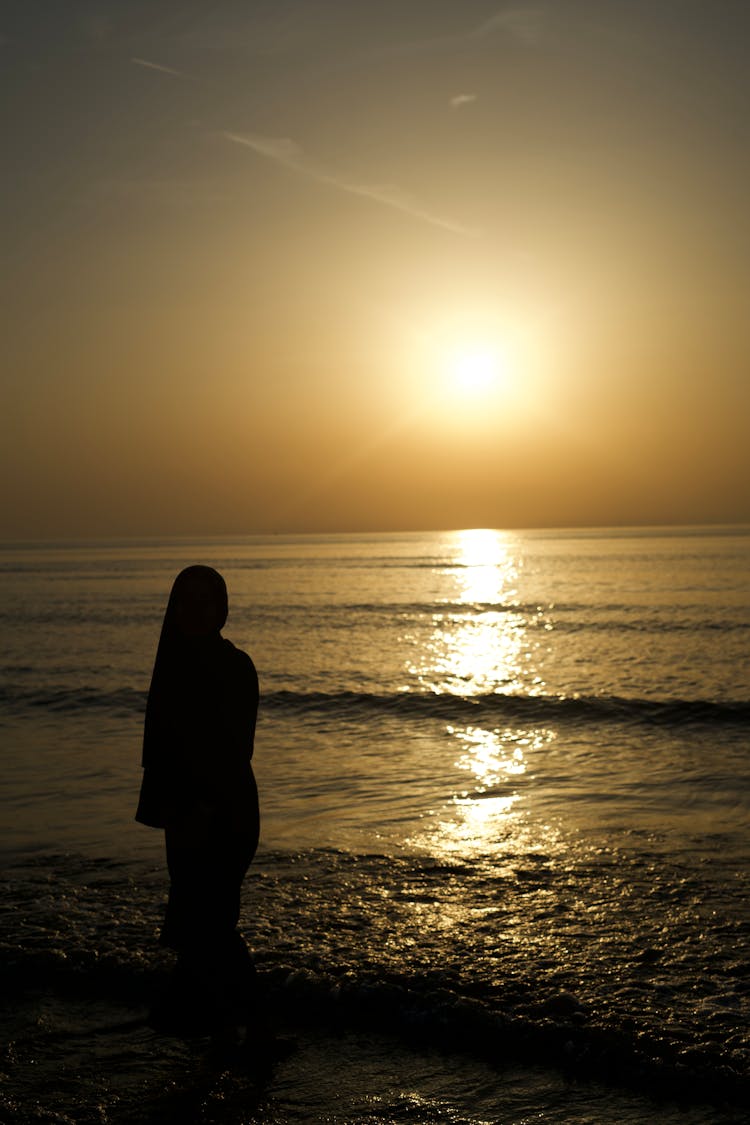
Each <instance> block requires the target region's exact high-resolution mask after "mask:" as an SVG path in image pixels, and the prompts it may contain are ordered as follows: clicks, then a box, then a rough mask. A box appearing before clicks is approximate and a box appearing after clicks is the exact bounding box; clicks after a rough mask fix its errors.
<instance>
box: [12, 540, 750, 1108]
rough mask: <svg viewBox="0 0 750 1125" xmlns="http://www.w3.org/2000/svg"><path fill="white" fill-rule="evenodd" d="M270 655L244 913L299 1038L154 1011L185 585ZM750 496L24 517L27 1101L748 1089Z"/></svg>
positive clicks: (516, 1099) (22, 956) (18, 1001)
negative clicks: (618, 511) (413, 515)
mask: <svg viewBox="0 0 750 1125" xmlns="http://www.w3.org/2000/svg"><path fill="white" fill-rule="evenodd" d="M192 562H202V563H208V564H209V565H212V566H215V567H216V568H217V569H218V570H219V571H220V572H221V573H222V574H223V575H224V577H225V578H226V581H227V585H228V588H229V596H230V615H229V621H228V623H227V626H226V629H225V635H226V636H228V637H229V638H230V639H231V640H233V641H234V643H235V644H237V645H238V646H239V647H241V648H244V649H246V650H247V651H248V652H250V653H251V655H252V656H253V659H254V661H255V663H256V666H257V668H258V672H259V676H260V683H261V711H260V719H259V725H258V732H257V738H256V753H255V759H254V767H255V772H256V776H257V779H258V785H259V790H260V796H261V817H262V833H261V847H260V850H259V852H258V855H257V857H256V859H255V861H254V862H253V864H252V866H251V869H250V872H249V873H248V876H247V878H246V882H245V889H244V894H243V908H242V917H241V928H242V930H243V932H244V934H245V936H246V938H247V941H248V944H249V946H250V948H251V950H252V952H253V956H254V959H255V963H256V967H257V971H258V978H259V982H260V1000H261V1002H262V1003H263V1005H264V1006H265V1008H266V1010H267V1011H268V1012H269V1013H270V1014H271V1017H272V1023H273V1026H274V1031H275V1034H276V1037H277V1041H278V1044H279V1046H278V1050H277V1051H276V1054H274V1052H273V1051H270V1052H269V1053H268V1057H266V1056H265V1055H264V1054H263V1052H255V1054H254V1053H253V1051H252V1050H248V1049H247V1048H243V1047H242V1045H241V1044H229V1043H217V1042H213V1041H211V1039H210V1038H208V1037H200V1036H198V1037H193V1038H182V1037H179V1036H168V1035H164V1034H160V1033H159V1032H157V1031H156V1030H155V1029H154V1028H152V1027H151V1026H150V1025H149V1022H148V1013H149V1008H150V1005H151V1003H152V1002H153V999H154V996H155V995H158V993H159V990H160V989H162V988H163V987H164V986H165V982H166V980H167V979H168V975H169V972H170V966H171V962H170V960H169V954H168V953H166V952H165V951H164V950H162V949H161V948H160V947H159V946H158V943H157V936H158V931H159V927H160V922H161V917H162V912H163V904H164V900H165V894H166V886H167V881H166V871H165V866H164V858H163V840H162V838H161V833H159V832H158V831H155V830H152V829H147V828H144V827H143V826H141V825H137V824H135V822H134V821H133V813H134V810H135V802H136V799H137V793H138V786H139V782H140V738H141V730H142V722H143V712H144V707H145V698H146V692H147V689H148V682H149V677H150V672H151V667H152V664H153V658H154V652H155V647H156V641H157V639H158V633H159V627H160V623H161V617H162V615H163V612H164V606H165V604H166V597H167V594H168V592H169V588H170V585H171V582H172V580H173V578H174V576H175V574H176V573H177V572H178V571H179V570H180V569H181V568H182V567H183V566H185V565H188V564H189V563H192ZM749 563H750V534H749V533H748V530H747V529H744V528H715V529H705V528H704V529H696V528H658V529H625V530H622V529H620V530H612V529H610V530H599V531H590V532H585V531H583V532H582V531H575V532H566V531H557V532H554V531H548V532H494V531H489V530H488V531H472V532H440V533H413V534H400V535H395V534H394V535H380V536H379V535H366V536H365V535H363V536H357V535H341V536H296V537H295V536H267V537H261V536H257V537H247V538H244V539H233V540H227V541H222V540H218V539H214V540H193V541H188V540H164V541H158V542H157V541H141V542H135V541H127V542H126V541H122V542H105V541H100V542H87V543H83V542H77V543H47V544H31V543H29V544H21V543H16V544H6V545H4V546H3V548H2V551H0V567H1V568H2V571H3V578H4V583H5V589H6V599H5V605H4V610H3V614H2V616H3V617H4V622H3V628H4V637H5V638H6V645H5V649H4V653H3V665H4V666H3V681H2V682H3V687H2V700H3V717H2V726H3V741H4V744H5V746H6V747H7V748H8V751H7V753H6V756H5V762H4V766H3V777H2V781H3V792H4V798H3V800H4V810H5V816H4V833H3V839H2V855H3V866H4V878H3V887H2V909H3V915H4V928H3V931H4V936H3V945H2V951H1V952H2V972H3V977H4V982H5V985H6V990H7V991H8V992H9V995H10V996H11V998H12V1004H10V1005H9V1006H8V1009H7V1011H6V1014H5V1015H4V1017H3V1022H4V1028H3V1033H4V1039H5V1040H6V1042H7V1047H6V1053H5V1058H4V1063H3V1068H2V1070H3V1074H4V1082H3V1089H2V1094H0V1098H1V1099H2V1100H1V1101H0V1116H2V1115H4V1116H2V1119H3V1120H6V1119H7V1120H8V1121H11V1120H13V1121H18V1122H26V1121H29V1122H30V1121H49V1122H58V1121H59V1122H63V1121H76V1122H79V1121H81V1122H88V1121H91V1122H110V1121H111V1122H119V1121H122V1122H128V1121H133V1122H146V1121H169V1120H175V1121H177V1120H182V1121H191V1120H192V1121H196V1122H198V1121H205V1122H209V1121H216V1122H255V1121H258V1122H286V1121H326V1122H328V1121H330V1122H369V1121H372V1122H385V1121H388V1122H401V1121H409V1122H432V1121H451V1122H466V1123H467V1125H469V1123H471V1125H474V1123H480V1122H490V1121H491V1122H495V1121H498V1122H499V1121H502V1122H512V1123H518V1125H521V1122H527V1121H532V1120H533V1121H554V1122H571V1123H573V1122H580V1123H583V1122H588V1121H596V1122H602V1123H605V1125H606V1123H607V1122H615V1121H617V1122H626V1123H627V1122H637V1121H643V1120H647V1119H652V1120H653V1119H655V1120H659V1121H664V1122H670V1121H672V1120H674V1121H678V1120H679V1121H681V1122H688V1123H689V1125H693V1123H695V1125H708V1123H713V1122H720V1123H730V1122H740V1121H741V1120H743V1119H744V1118H743V1116H742V1107H743V1099H745V1098H746V1097H747V1094H748V1090H749V1089H750V1083H749V1081H748V1079H749V1069H750V1050H749V1048H750V1028H749V1027H748V1009H749V1007H750V987H749V986H748V983H747V980H748V966H749V965H750V912H749V911H748V907H747V867H748V844H747V839H748V836H747V828H748V819H749V818H748V795H749V793H750V755H749V753H748V751H749V750H750V643H749V641H750V610H749V608H748V607H749V606H750V591H749V589H748V583H749V581H750V579H749V578H748V575H749V574H750V566H749V565H748V564H749Z"/></svg>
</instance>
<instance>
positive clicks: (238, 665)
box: [222, 637, 258, 682]
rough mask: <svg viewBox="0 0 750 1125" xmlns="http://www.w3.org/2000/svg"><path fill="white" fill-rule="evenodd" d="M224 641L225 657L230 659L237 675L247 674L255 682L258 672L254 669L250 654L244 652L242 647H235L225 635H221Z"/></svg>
mask: <svg viewBox="0 0 750 1125" xmlns="http://www.w3.org/2000/svg"><path fill="white" fill-rule="evenodd" d="M222 640H223V641H224V652H225V659H227V660H229V661H231V663H232V666H233V667H234V668H235V669H236V671H237V673H238V674H239V675H244V676H247V677H248V678H251V679H253V680H255V681H256V682H257V680H258V673H257V672H256V670H255V665H254V664H253V661H252V658H251V657H250V654H249V653H247V652H245V650H244V649H241V648H237V646H236V645H235V644H232V642H231V641H228V640H227V638H226V637H222Z"/></svg>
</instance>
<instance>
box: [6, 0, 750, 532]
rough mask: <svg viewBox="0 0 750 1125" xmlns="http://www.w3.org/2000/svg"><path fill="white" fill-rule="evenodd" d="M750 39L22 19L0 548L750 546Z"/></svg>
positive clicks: (13, 12)
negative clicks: (466, 542)
mask: <svg viewBox="0 0 750 1125" xmlns="http://www.w3.org/2000/svg"><path fill="white" fill-rule="evenodd" d="M749 36H750V7H746V6H744V5H738V4H736V3H729V2H725V0H717V2H715V3H710V4H709V3H699V2H697V0H695V2H693V0H681V2H678V0H663V2H660V0H657V2H655V3H654V2H645V0H632V2H629V3H622V2H621V0H571V2H570V3H565V4H560V3H551V2H550V3H541V4H539V3H528V4H526V3H523V2H521V3H518V2H514V3H508V4H502V3H498V2H497V0H496V2H480V0H465V2H463V3H461V4H457V3H453V2H448V0H434V2H432V3H429V4H425V3H421V2H418V0H413V2H412V0H398V2H395V0H378V2H377V3H376V2H370V0H361V2H357V3H351V2H345V0H280V2H279V3H274V4H255V3H247V4H236V3H233V2H232V3H230V2H228V0H227V2H224V0H217V2H215V3H211V4H200V3H195V2H188V0H183V2H181V3H179V2H177V3H158V4H153V3H146V2H145V0H144V2H138V0H133V2H132V3H129V4H127V5H124V4H121V3H115V2H114V0H100V2H98V3H92V2H89V0H86V2H83V0H70V2H68V3H65V4H60V3H59V2H55V0H39V2H36V3H24V2H20V0H19V2H14V0H11V2H10V4H6V5H5V6H4V8H3V13H2V16H0V82H1V83H2V86H3V89H2V98H3V104H4V105H5V106H6V107H7V112H6V129H5V134H4V143H3V176H2V186H3V207H2V211H1V212H0V215H1V218H0V222H2V224H3V227H4V229H3V232H2V246H3V271H2V282H1V283H0V284H2V304H1V306H0V309H1V311H0V317H2V321H3V324H2V342H3V348H2V352H3V359H2V369H1V375H0V378H1V379H2V383H1V386H0V416H1V418H2V430H3V434H2V448H1V450H0V458H1V459H2V465H1V468H2V482H3V488H2V505H1V509H0V511H1V520H0V536H2V537H5V538H8V537H54V536H77V535H91V536H94V535H141V534H142V535H169V534H225V533H245V532H248V533H249V532H254V531H277V530H278V531H318V530H320V531H325V530H399V529H411V528H413V529H420V528H442V527H472V526H493V527H519V526H520V527H533V526H564V525H592V524H606V525H615V524H638V523H671V522H675V523H689V522H696V523H706V522H717V523H721V522H747V521H750V452H749V447H750V440H749V439H750V362H749V360H750V316H748V297H749V295H750V226H749V223H748V206H747V200H748V199H749V198H750V175H749V172H750V136H749V135H748V134H749V133H750V113H749V112H748V107H749V106H750V68H748V66H747V43H748V37H749Z"/></svg>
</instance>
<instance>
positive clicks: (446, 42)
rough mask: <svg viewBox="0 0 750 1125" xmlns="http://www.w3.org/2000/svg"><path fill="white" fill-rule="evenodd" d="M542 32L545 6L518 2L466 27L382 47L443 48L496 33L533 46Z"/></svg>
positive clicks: (398, 50) (395, 50)
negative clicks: (445, 33)
mask: <svg viewBox="0 0 750 1125" xmlns="http://www.w3.org/2000/svg"><path fill="white" fill-rule="evenodd" d="M543 33H544V10H543V9H542V8H541V7H537V6H536V5H534V6H532V5H520V6H519V7H516V8H503V9H501V10H500V11H499V12H496V13H495V14H494V15H493V16H490V18H489V19H487V20H485V21H484V22H483V23H480V24H477V25H475V26H474V27H470V28H468V29H467V30H466V31H459V32H456V33H455V34H453V35H439V36H433V37H432V38H430V39H416V40H412V41H411V42H408V43H394V44H393V45H392V46H390V47H386V48H384V51H385V53H386V54H396V55H400V54H404V55H410V54H421V53H428V52H431V51H446V50H452V49H454V48H460V47H466V46H469V45H471V44H473V43H479V42H482V41H483V40H485V39H488V38H490V37H492V36H495V35H505V36H507V37H508V38H510V39H515V40H517V41H518V42H521V43H524V44H526V45H527V46H534V45H536V44H537V43H539V41H540V40H541V38H542V35H543Z"/></svg>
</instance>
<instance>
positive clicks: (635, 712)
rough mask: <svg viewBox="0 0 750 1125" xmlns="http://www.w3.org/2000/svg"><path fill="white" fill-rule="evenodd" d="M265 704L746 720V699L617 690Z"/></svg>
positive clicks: (276, 695)
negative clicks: (633, 694)
mask: <svg viewBox="0 0 750 1125" xmlns="http://www.w3.org/2000/svg"><path fill="white" fill-rule="evenodd" d="M263 706H264V708H265V709H268V710H271V711H275V710H280V711H285V712H288V713H290V714H294V713H300V712H304V713H307V712H318V713H324V714H338V715H340V716H341V717H342V718H347V717H356V716H357V714H358V713H359V714H362V713H368V714H387V715H398V716H399V717H403V718H415V719H430V718H436V719H445V720H450V719H455V720H458V721H461V720H464V719H473V720H475V721H476V719H477V718H478V717H480V716H481V717H483V718H489V719H514V720H520V721H524V722H529V723H542V724H550V723H559V722H566V721H573V722H579V721H582V720H598V721H605V722H617V723H623V722H624V723H627V722H645V723H657V724H660V725H662V724H663V725H672V724H678V725H681V724H684V723H748V722H750V701H744V700H743V701H736V702H735V701H722V702H717V701H711V700H701V699H689V700H686V699H672V700H656V699H626V698H622V697H618V696H553V695H513V694H503V693H501V692H488V693H485V694H481V695H470V696H466V695H457V694H451V693H449V692H445V693H441V694H437V693H434V692H400V693H395V694H389V695H386V694H383V695H377V694H367V693H360V692H352V691H342V692H331V693H327V692H292V691H276V692H271V693H270V694H269V695H266V696H264V698H263Z"/></svg>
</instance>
